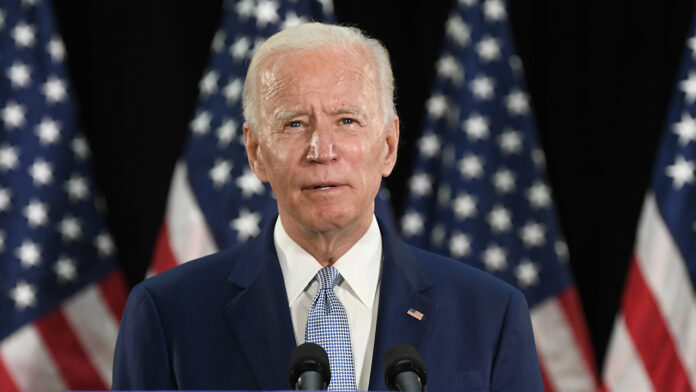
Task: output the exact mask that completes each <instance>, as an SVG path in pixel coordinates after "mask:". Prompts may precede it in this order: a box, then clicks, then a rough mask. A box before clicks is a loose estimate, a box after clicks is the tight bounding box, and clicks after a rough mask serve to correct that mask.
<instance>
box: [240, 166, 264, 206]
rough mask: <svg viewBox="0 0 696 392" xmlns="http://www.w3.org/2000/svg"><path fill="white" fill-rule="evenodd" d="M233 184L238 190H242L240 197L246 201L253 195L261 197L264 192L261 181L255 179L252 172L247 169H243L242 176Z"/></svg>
mask: <svg viewBox="0 0 696 392" xmlns="http://www.w3.org/2000/svg"><path fill="white" fill-rule="evenodd" d="M235 183H236V185H237V186H238V187H239V189H241V190H242V196H243V197H244V198H245V199H248V198H250V197H252V196H254V195H263V193H264V192H265V191H266V188H265V187H264V186H263V183H262V182H261V180H259V178H258V177H256V174H254V172H253V171H251V169H249V168H246V169H244V174H242V175H241V176H239V177H238V178H237V181H236V182H235Z"/></svg>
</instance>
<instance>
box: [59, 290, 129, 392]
mask: <svg viewBox="0 0 696 392" xmlns="http://www.w3.org/2000/svg"><path fill="white" fill-rule="evenodd" d="M98 287H99V286H98V285H92V286H90V287H88V288H87V289H85V290H82V291H80V292H79V293H77V294H76V295H74V296H72V297H71V298H70V299H69V300H67V301H66V302H65V304H64V305H63V313H64V314H65V317H66V319H67V321H68V324H70V327H71V328H72V330H73V332H74V333H75V335H76V336H77V338H78V340H79V341H80V343H81V344H82V347H83V348H84V349H85V351H86V353H87V356H88V357H89V359H90V362H91V363H92V365H94V367H95V368H96V369H97V372H98V373H99V375H100V376H101V378H102V381H103V382H104V383H105V384H106V385H107V386H111V367H112V365H113V357H114V347H115V345H116V336H117V335H118V322H117V321H116V320H115V319H114V317H113V316H112V315H111V312H109V310H108V305H107V304H106V302H104V300H103V298H102V296H101V293H100V292H99V288H98Z"/></svg>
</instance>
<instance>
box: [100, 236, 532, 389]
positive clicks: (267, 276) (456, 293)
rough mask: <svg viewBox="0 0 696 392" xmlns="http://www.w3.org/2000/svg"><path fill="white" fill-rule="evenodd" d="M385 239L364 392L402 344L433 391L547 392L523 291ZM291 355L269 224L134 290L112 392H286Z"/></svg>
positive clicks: (380, 384)
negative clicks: (417, 359)
mask: <svg viewBox="0 0 696 392" xmlns="http://www.w3.org/2000/svg"><path fill="white" fill-rule="evenodd" d="M382 238H383V253H384V262H383V265H382V280H381V287H380V290H381V291H380V299H379V309H378V310H379V316H378V319H377V330H376V332H375V346H374V354H373V360H372V371H371V374H370V389H371V390H387V387H386V385H385V383H384V376H383V370H382V356H383V355H384V352H385V351H386V350H387V349H388V348H389V347H391V346H393V345H395V344H398V343H407V344H411V345H413V346H414V347H415V348H416V349H417V350H418V351H419V352H420V354H421V357H422V359H423V361H424V363H425V365H426V367H427V368H428V383H427V385H428V390H430V391H488V390H491V391H543V386H542V381H541V374H540V370H539V363H538V361H537V355H536V348H535V345H534V338H533V336H532V327H531V323H530V319H529V311H528V309H527V305H526V302H525V300H524V297H523V296H522V294H521V293H520V292H519V291H518V290H516V289H515V288H513V287H511V286H509V285H507V284H505V283H503V282H502V281H500V280H498V279H496V278H494V277H492V276H490V275H488V274H486V273H484V272H481V271H479V270H476V269H474V268H472V267H469V266H467V265H465V264H463V263H460V262H457V261H454V260H451V259H447V258H445V257H442V256H438V255H435V254H432V253H428V252H425V251H423V250H420V249H416V248H413V247H411V246H409V245H407V244H405V243H404V242H402V241H401V240H399V239H397V238H396V237H395V236H394V235H393V234H392V233H391V232H389V231H386V230H384V229H382ZM409 308H413V309H415V310H418V311H420V312H421V313H423V315H424V317H423V318H422V320H418V319H416V318H414V317H412V316H410V315H408V314H407V313H406V312H407V310H408V309H409ZM366 322H367V321H366ZM296 346H297V343H296V342H295V335H294V332H293V328H292V323H291V320H290V311H289V307H288V300H287V295H286V292H285V286H284V282H283V277H282V273H281V270H280V266H279V264H278V258H277V255H276V252H275V247H274V244H273V225H269V227H267V228H266V229H265V230H264V231H263V232H262V233H261V235H260V236H258V237H257V238H255V239H253V240H251V241H250V242H249V243H247V244H246V245H243V246H241V247H237V248H234V249H230V250H226V251H222V252H219V253H216V254H214V255H211V256H208V257H204V258H202V259H199V260H196V261H191V262H189V263H186V264H184V265H182V266H179V267H177V268H174V269H172V270H170V271H167V272H165V273H163V274H160V275H158V276H155V277H153V278H151V279H148V280H146V281H144V282H142V283H141V284H139V285H138V286H136V287H135V288H134V289H133V291H132V292H131V294H130V297H129V299H128V304H127V306H126V311H125V313H124V316H123V320H122V322H121V328H120V330H119V336H118V342H117V345H116V354H115V357H114V381H113V388H114V389H115V390H116V389H208V390H214V389H217V390H225V389H227V390H256V389H261V390H273V389H285V390H287V389H289V385H288V381H287V378H288V377H287V374H288V362H289V359H290V354H291V353H292V351H293V350H294V349H295V347H296Z"/></svg>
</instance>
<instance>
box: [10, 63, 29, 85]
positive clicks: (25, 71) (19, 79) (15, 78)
mask: <svg viewBox="0 0 696 392" xmlns="http://www.w3.org/2000/svg"><path fill="white" fill-rule="evenodd" d="M30 73H31V71H30V70H29V67H28V66H27V65H25V64H22V63H19V62H15V63H14V64H12V66H11V67H10V68H8V69H7V77H8V79H10V83H12V87H15V88H24V87H28V86H29V84H30V83H31V76H30Z"/></svg>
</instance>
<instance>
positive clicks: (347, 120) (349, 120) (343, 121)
mask: <svg viewBox="0 0 696 392" xmlns="http://www.w3.org/2000/svg"><path fill="white" fill-rule="evenodd" d="M354 122H355V121H353V119H352V118H344V119H341V124H343V125H348V124H352V123H354Z"/></svg>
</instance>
